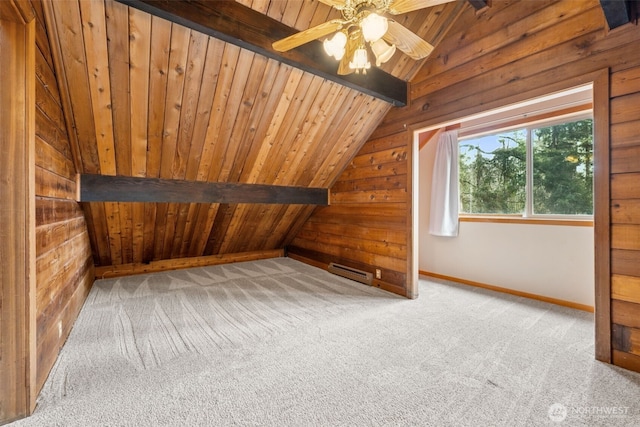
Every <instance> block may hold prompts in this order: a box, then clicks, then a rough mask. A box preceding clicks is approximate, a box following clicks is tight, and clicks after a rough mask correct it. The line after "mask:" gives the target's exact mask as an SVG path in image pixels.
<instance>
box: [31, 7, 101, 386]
mask: <svg viewBox="0 0 640 427" xmlns="http://www.w3.org/2000/svg"><path fill="white" fill-rule="evenodd" d="M32 5H33V8H34V10H35V11H36V16H37V22H36V29H37V35H36V41H37V43H36V47H37V49H36V51H37V54H36V67H35V68H36V130H35V131H36V140H35V182H36V185H35V205H36V206H35V219H36V228H35V241H36V259H35V268H36V278H37V284H36V292H35V303H36V325H37V327H36V330H37V390H40V388H41V387H42V386H43V384H44V382H45V380H46V379H47V376H48V375H49V371H50V370H51V367H52V366H53V364H54V362H55V360H56V358H57V356H58V352H59V350H60V348H61V347H62V345H63V344H64V342H65V340H66V338H67V336H68V335H69V332H70V331H71V327H72V326H73V323H74V322H75V319H76V317H77V316H78V313H79V311H80V308H81V307H82V304H83V302H84V300H85V298H86V295H87V293H88V292H89V289H90V288H91V285H92V284H93V281H94V273H93V258H92V254H91V245H90V241H89V233H88V229H87V223H86V221H85V217H84V213H83V211H82V209H81V207H80V205H79V204H78V203H77V202H76V201H75V198H76V173H77V170H76V167H75V163H74V159H73V154H72V153H73V150H72V148H71V142H70V140H69V135H68V134H67V130H66V129H67V126H66V123H65V115H64V112H63V109H62V103H61V95H60V89H59V88H58V84H57V80H56V72H55V66H54V63H53V56H54V55H53V54H52V49H51V45H50V44H49V40H48V34H47V28H46V22H45V20H44V16H45V15H44V10H43V5H42V3H41V2H40V1H33V2H32Z"/></svg>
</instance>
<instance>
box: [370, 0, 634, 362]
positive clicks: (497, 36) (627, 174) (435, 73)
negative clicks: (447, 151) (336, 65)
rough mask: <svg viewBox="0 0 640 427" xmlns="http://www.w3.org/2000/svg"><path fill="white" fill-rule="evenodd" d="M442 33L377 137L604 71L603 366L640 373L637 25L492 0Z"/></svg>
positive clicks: (590, 5) (591, 6) (555, 4)
mask: <svg viewBox="0 0 640 427" xmlns="http://www.w3.org/2000/svg"><path fill="white" fill-rule="evenodd" d="M449 35H450V37H449V38H448V39H447V40H445V41H444V42H443V43H441V44H440V46H439V47H438V48H437V50H436V52H434V54H433V55H432V59H431V60H430V61H429V62H427V63H426V65H425V67H423V68H422V69H421V70H420V72H419V73H418V74H417V76H416V78H415V79H414V80H413V81H412V85H411V105H410V106H409V107H406V108H402V109H394V110H392V111H391V112H390V113H389V114H388V115H387V116H386V118H385V119H384V121H383V123H382V124H381V125H380V126H379V128H378V129H377V130H376V131H375V132H374V137H377V138H382V137H385V136H387V135H393V134H397V133H398V132H400V133H402V132H404V127H405V126H426V125H430V124H437V123H442V122H446V121H448V120H455V119H456V118H460V117H464V116H466V115H469V114H472V113H476V112H480V111H482V110H484V109H490V108H494V107H498V106H503V105H508V104H510V103H513V102H516V101H520V100H524V99H527V98H531V97H534V96H538V95H542V94H543V93H544V92H549V91H553V90H558V89H561V88H562V86H563V84H564V83H563V82H566V81H569V80H572V81H575V82H579V81H580V80H581V79H582V76H586V75H588V74H589V73H592V74H593V73H595V72H597V71H599V70H602V69H607V68H608V69H609V70H610V81H611V88H610V128H609V130H610V141H611V146H610V157H611V165H610V167H611V175H610V188H611V211H610V212H611V222H612V224H611V226H610V232H611V233H610V234H611V249H610V253H611V289H612V292H611V293H612V295H611V300H610V302H611V304H610V309H611V320H612V322H613V328H612V329H613V330H612V334H611V346H610V347H612V350H611V352H612V354H611V358H610V359H611V360H612V361H613V363H614V364H617V365H620V366H623V367H626V368H629V369H633V370H636V371H640V345H639V344H638V343H639V342H640V341H639V339H638V337H640V267H639V266H640V243H639V242H640V184H639V183H640V108H639V107H638V106H640V55H638V53H637V46H638V43H639V41H640V28H638V26H637V25H635V24H627V25H624V26H622V27H619V28H617V29H616V30H613V31H609V30H608V28H607V26H606V21H605V19H604V14H603V12H602V9H601V7H600V5H599V2H598V1H596V0H588V1H586V0H585V1H582V0H581V1H575V0H562V1H550V0H545V1H535V2H515V1H505V0H495V1H493V2H492V7H491V8H490V9H489V10H488V11H486V12H485V13H482V14H480V15H475V14H473V13H468V11H467V12H465V14H464V15H463V16H461V18H460V20H459V21H458V22H457V23H456V25H455V27H454V28H453V29H452V30H451V31H450V33H449ZM480 71H481V72H480ZM596 107H598V106H596ZM596 127H597V123H596ZM605 179H606V178H605ZM605 228H606V225H605ZM605 258H606V257H605ZM603 261H604V262H605V263H606V262H608V261H609V260H607V259H604V260H603ZM606 279H607V278H606V277H605V281H606ZM607 286H608V283H607V284H605V285H604V287H605V288H606V287H607ZM605 304H606V301H605ZM607 308H609V307H603V312H606V309H607ZM596 315H598V313H597V312H596ZM604 344H607V343H604ZM607 347H608V346H607ZM605 358H606V357H605Z"/></svg>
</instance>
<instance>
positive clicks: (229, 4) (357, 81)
mask: <svg viewBox="0 0 640 427" xmlns="http://www.w3.org/2000/svg"><path fill="white" fill-rule="evenodd" d="M117 1H119V2H120V3H123V4H126V5H128V6H131V7H135V8H136V9H139V10H142V11H144V12H147V13H150V14H152V15H155V16H159V17H161V18H163V19H166V20H168V21H171V22H174V23H176V24H180V25H183V26H185V27H188V28H191V29H192V30H196V31H198V32H201V33H203V34H207V35H209V36H212V37H215V38H217V39H220V40H223V41H225V42H227V43H231V44H233V45H236V46H240V47H242V48H244V49H247V50H250V51H252V52H255V53H258V54H260V55H263V56H266V57H268V58H272V59H275V60H277V61H280V62H283V63H285V64H288V65H291V66H293V67H296V68H299V69H301V70H303V71H307V72H309V73H312V74H314V75H317V76H320V77H323V78H325V79H327V80H330V81H333V82H336V83H339V84H341V85H344V86H347V87H349V88H351V89H354V90H357V91H359V92H362V93H365V94H367V95H370V96H373V97H375V98H378V99H382V100H383V101H386V102H389V103H391V104H393V105H395V106H397V107H403V106H405V105H407V97H408V94H407V82H405V81H404V80H401V79H399V78H397V77H394V76H392V75H390V74H388V73H385V72H384V71H382V70H381V69H379V68H375V67H372V68H371V69H370V70H368V71H367V74H366V75H362V74H355V73H354V74H349V75H346V76H342V75H339V74H338V73H337V71H338V63H337V61H334V60H332V59H330V58H329V56H327V55H326V53H325V52H324V49H323V47H322V43H321V42H319V41H313V42H310V43H307V44H305V45H302V46H300V47H298V48H296V49H293V50H290V51H288V52H277V51H275V50H274V49H273V48H272V47H271V44H272V43H273V42H274V41H277V40H280V39H282V38H285V37H288V36H290V35H292V34H294V33H296V32H297V30H295V29H293V28H291V27H289V26H287V25H284V24H282V23H281V22H278V21H276V20H275V19H273V18H270V17H268V16H266V15H263V14H261V13H260V12H257V11H255V10H253V9H251V8H249V7H246V6H244V5H243V4H241V3H237V2H235V1H229V0H219V1H203V0H187V1H175V0H117Z"/></svg>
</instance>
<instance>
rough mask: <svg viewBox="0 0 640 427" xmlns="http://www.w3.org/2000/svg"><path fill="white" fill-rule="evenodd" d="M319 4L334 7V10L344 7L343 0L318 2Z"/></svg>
mask: <svg viewBox="0 0 640 427" xmlns="http://www.w3.org/2000/svg"><path fill="white" fill-rule="evenodd" d="M318 1H319V2H320V3H324V4H326V5H327V6H331V7H335V8H336V9H340V8H342V7H343V6H344V1H345V0H318Z"/></svg>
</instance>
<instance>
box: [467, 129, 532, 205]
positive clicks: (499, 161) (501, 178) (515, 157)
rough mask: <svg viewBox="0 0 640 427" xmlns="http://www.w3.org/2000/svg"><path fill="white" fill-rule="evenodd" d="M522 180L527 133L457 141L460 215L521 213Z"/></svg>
mask: <svg viewBox="0 0 640 427" xmlns="http://www.w3.org/2000/svg"><path fill="white" fill-rule="evenodd" d="M525 177H526V130H524V129H519V130H514V131H508V132H500V133H497V134H494V135H489V136H483V137H480V138H474V139H467V140H463V141H460V200H461V211H462V212H464V213H480V214H514V213H520V214H521V213H523V212H524V206H525V197H526V195H525Z"/></svg>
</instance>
